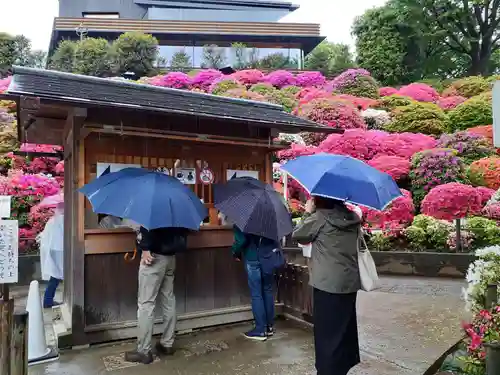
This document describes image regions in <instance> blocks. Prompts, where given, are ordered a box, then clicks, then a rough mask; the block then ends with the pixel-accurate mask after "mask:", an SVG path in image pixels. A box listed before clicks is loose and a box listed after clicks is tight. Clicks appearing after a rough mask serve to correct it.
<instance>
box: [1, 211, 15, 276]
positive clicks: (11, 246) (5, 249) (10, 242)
mask: <svg viewBox="0 0 500 375" xmlns="http://www.w3.org/2000/svg"><path fill="white" fill-rule="evenodd" d="M18 236H19V225H18V222H17V220H0V284H14V283H17V281H18V275H19V240H18Z"/></svg>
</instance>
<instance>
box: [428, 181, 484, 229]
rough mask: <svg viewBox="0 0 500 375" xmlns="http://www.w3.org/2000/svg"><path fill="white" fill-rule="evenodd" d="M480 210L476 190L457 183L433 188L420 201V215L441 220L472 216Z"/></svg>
mask: <svg viewBox="0 0 500 375" xmlns="http://www.w3.org/2000/svg"><path fill="white" fill-rule="evenodd" d="M481 209H482V206H481V194H479V193H478V192H477V190H476V188H474V187H473V186H471V185H465V184H461V183H458V182H450V183H447V184H443V185H440V186H436V187H434V188H433V189H432V190H431V191H430V192H429V194H427V195H426V196H425V198H424V200H423V201H422V213H423V214H424V215H427V216H432V217H434V218H436V219H441V220H454V219H462V218H465V217H468V216H474V215H477V214H479V213H480V212H481Z"/></svg>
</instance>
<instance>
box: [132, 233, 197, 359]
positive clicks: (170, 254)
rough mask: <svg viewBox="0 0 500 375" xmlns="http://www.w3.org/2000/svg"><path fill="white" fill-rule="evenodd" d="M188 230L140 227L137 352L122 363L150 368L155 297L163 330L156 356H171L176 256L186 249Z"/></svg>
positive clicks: (172, 352) (174, 321) (174, 320)
mask: <svg viewBox="0 0 500 375" xmlns="http://www.w3.org/2000/svg"><path fill="white" fill-rule="evenodd" d="M187 234H188V230H187V229H184V228H159V229H153V230H151V231H148V230H147V229H145V228H143V227H141V229H140V231H139V234H138V235H137V250H138V251H139V252H140V253H141V265H140V267H139V289H138V297H137V305H138V310H137V325H138V335H137V349H136V350H135V351H132V352H127V353H125V360H126V361H128V362H138V363H143V364H150V363H151V362H153V350H152V336H153V326H154V318H155V317H154V309H155V305H156V300H157V297H158V295H160V301H161V302H160V306H161V309H162V312H163V323H164V325H165V326H164V329H163V334H162V336H161V339H160V341H159V342H158V343H157V344H156V346H155V348H156V352H157V354H159V355H172V354H174V349H173V344H174V338H175V325H176V321H177V319H176V311H175V295H174V274H175V254H176V253H177V252H179V251H182V250H184V249H185V248H186V244H187Z"/></svg>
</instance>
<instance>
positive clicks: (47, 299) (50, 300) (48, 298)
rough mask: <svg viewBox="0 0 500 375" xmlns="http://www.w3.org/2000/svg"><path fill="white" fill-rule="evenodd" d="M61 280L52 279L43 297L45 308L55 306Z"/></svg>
mask: <svg viewBox="0 0 500 375" xmlns="http://www.w3.org/2000/svg"><path fill="white" fill-rule="evenodd" d="M60 282H61V280H59V279H56V278H55V277H51V278H50V280H49V282H48V283H47V287H46V288H45V294H44V296H43V306H44V307H52V306H53V305H54V297H55V295H56V290H57V287H58V286H59V283H60Z"/></svg>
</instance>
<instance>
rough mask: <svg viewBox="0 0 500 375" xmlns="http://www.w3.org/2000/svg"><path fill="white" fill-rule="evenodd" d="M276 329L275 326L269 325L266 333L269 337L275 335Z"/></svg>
mask: <svg viewBox="0 0 500 375" xmlns="http://www.w3.org/2000/svg"><path fill="white" fill-rule="evenodd" d="M275 333H276V329H275V328H274V327H273V326H270V327H267V331H266V335H267V337H271V336H274V334H275Z"/></svg>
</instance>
